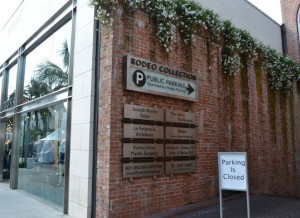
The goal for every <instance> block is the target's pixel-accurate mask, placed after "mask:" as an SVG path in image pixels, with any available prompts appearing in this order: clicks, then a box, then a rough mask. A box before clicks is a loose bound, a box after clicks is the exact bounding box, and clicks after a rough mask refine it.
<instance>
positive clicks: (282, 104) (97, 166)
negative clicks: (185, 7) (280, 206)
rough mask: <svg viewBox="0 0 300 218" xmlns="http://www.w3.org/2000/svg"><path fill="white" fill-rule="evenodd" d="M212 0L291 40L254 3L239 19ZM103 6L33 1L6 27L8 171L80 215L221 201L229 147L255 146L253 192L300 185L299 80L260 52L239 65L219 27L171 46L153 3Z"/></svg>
mask: <svg viewBox="0 0 300 218" xmlns="http://www.w3.org/2000/svg"><path fill="white" fill-rule="evenodd" d="M201 2H202V3H203V5H204V6H206V7H210V8H211V9H212V10H213V9H215V10H216V11H218V13H220V14H221V15H222V18H224V19H232V20H233V23H235V24H236V25H237V26H238V27H239V28H242V27H245V28H246V29H248V31H250V32H251V31H254V32H253V33H252V34H254V35H255V37H256V38H257V39H258V40H259V41H262V42H264V43H265V44H267V45H269V46H271V47H272V48H274V49H276V50H277V51H282V41H281V27H280V25H278V24H276V23H275V22H273V21H272V20H270V19H269V18H268V17H267V16H265V15H264V14H262V13H261V12H260V11H258V10H257V9H256V8H255V7H253V6H252V5H251V4H249V3H248V2H247V1H233V2H235V3H236V4H240V5H241V7H239V9H238V10H237V9H235V8H234V7H232V8H229V9H228V10H230V11H231V10H232V13H231V15H232V14H234V16H233V17H232V18H230V17H228V16H229V15H230V14H228V13H225V12H226V10H224V11H225V12H224V13H223V12H222V10H221V9H222V7H221V6H222V5H223V6H224V3H222V2H219V1H216V2H215V3H212V2H210V3H209V1H200V3H201ZM291 4H292V3H291ZM283 5H284V4H283ZM228 10H227V12H228ZM241 10H244V13H243V11H241ZM249 11H250V12H251V13H248V12H249ZM283 11H284V9H283ZM246 12H247V13H246ZM244 14H247V16H250V17H247V19H244V21H246V22H245V23H239V21H241V20H243V19H242V18H243V15H244ZM95 16H96V13H95V9H94V8H93V7H91V6H90V5H89V1H88V0H77V1H67V0H65V1H55V2H53V1H50V0H49V1H27V0H25V1H22V3H20V5H19V7H18V8H17V9H16V12H15V13H14V15H13V16H12V18H11V19H10V20H9V22H8V23H7V24H6V25H5V26H4V28H3V30H2V31H1V34H0V41H1V43H0V51H1V53H0V87H1V89H0V90H1V95H0V97H1V109H0V119H1V123H0V145H1V146H0V179H8V178H9V179H10V187H11V188H12V189H19V190H20V191H23V192H26V193H28V194H29V195H33V196H35V197H38V198H40V199H41V200H43V201H45V203H50V204H54V206H56V207H58V208H60V209H61V210H62V213H65V214H68V215H70V216H71V217H146V216H148V215H153V216H155V215H157V214H161V213H167V214H169V215H172V214H176V213H178V212H180V211H184V210H187V209H189V208H190V207H189V205H193V206H199V205H201V204H204V203H207V202H216V201H215V200H216V199H217V198H218V192H219V188H218V185H219V178H218V152H222V151H230V152H241V151H243V152H247V155H248V170H249V187H250V192H251V193H253V194H276V195H285V196H299V182H298V183H297V181H299V180H298V179H299V172H300V171H299V166H300V165H299V156H300V155H299V143H300V138H299V134H298V132H299V131H298V130H299V128H300V126H299V124H300V122H298V120H299V115H298V114H297V108H299V106H300V105H299V104H300V102H299V100H298V98H299V96H298V92H297V88H296V87H295V89H294V93H293V95H281V94H280V93H279V92H277V91H274V90H271V89H270V88H269V85H268V77H267V75H266V74H265V71H264V68H263V67H262V64H261V62H260V59H259V58H257V57H256V58H254V59H251V60H248V62H242V66H243V67H241V68H240V70H239V72H238V73H237V75H236V76H234V77H233V76H232V77H227V76H225V75H224V73H223V71H224V70H223V68H222V49H223V44H222V43H219V42H216V41H213V40H211V37H210V34H209V31H207V30H205V29H201V30H199V31H198V32H197V34H196V35H195V38H194V46H192V47H186V45H185V43H184V42H183V40H182V38H181V37H180V36H179V34H178V39H177V41H176V42H175V43H174V44H173V45H172V51H171V52H169V53H166V52H165V51H163V49H162V47H161V45H160V43H159V41H158V39H157V38H156V36H155V34H154V31H155V26H154V23H152V22H151V21H150V20H149V15H148V14H147V13H146V12H145V11H142V10H141V11H140V10H138V11H135V12H134V13H133V12H131V11H129V10H128V9H127V8H126V7H124V5H122V4H121V5H119V6H118V8H117V10H116V13H113V19H114V22H113V25H112V26H111V27H103V26H101V25H100V24H99V22H98V21H96V20H95ZM257 17H259V19H258V18H257ZM252 19H253V20H256V19H257V20H259V21H260V22H261V23H263V25H262V24H261V23H260V25H259V24H258V23H255V24H253V25H249V26H247V24H250V23H251V21H250V20H252ZM284 22H285V23H286V27H287V30H288V26H289V23H288V21H284ZM262 26H263V28H262ZM258 28H262V31H263V30H264V31H265V30H266V31H265V32H264V33H263V34H261V31H257V30H258ZM20 33H22V34H20ZM297 36H298V35H297ZM290 38H291V37H290V36H289V35H288V31H287V39H288V40H290ZM3 41H5V43H2V42H3ZM298 43H299V42H298ZM287 44H288V45H290V44H292V43H291V42H290V41H288V43H287ZM294 47H295V46H291V48H290V47H288V51H290V50H291V49H292V48H294ZM298 47H299V46H298ZM2 145H3V146H2ZM1 163H3V164H1Z"/></svg>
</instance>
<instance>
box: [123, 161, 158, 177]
mask: <svg viewBox="0 0 300 218" xmlns="http://www.w3.org/2000/svg"><path fill="white" fill-rule="evenodd" d="M162 174H164V163H163V162H146V163H123V178H133V177H142V176H158V175H162Z"/></svg>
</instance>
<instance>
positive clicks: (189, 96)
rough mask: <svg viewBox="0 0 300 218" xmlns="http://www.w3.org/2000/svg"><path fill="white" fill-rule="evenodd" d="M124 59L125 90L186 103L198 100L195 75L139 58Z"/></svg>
mask: <svg viewBox="0 0 300 218" xmlns="http://www.w3.org/2000/svg"><path fill="white" fill-rule="evenodd" d="M125 58H126V59H125V63H126V67H125V68H126V69H125V73H126V76H125V77H126V89H128V90H132V91H137V92H145V93H151V94H156V95H163V96H168V97H173V98H179V99H184V100H188V101H197V100H198V85H197V76H196V75H195V74H192V73H188V72H185V71H182V70H177V69H174V68H172V67H169V66H165V65H161V64H158V63H154V62H150V61H147V60H144V59H141V58H136V57H132V56H126V57H125Z"/></svg>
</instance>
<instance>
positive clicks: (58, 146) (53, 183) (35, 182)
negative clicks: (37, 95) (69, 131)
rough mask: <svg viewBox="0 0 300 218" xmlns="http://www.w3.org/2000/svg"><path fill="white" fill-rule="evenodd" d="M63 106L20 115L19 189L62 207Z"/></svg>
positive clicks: (64, 114) (64, 120)
mask: <svg viewBox="0 0 300 218" xmlns="http://www.w3.org/2000/svg"><path fill="white" fill-rule="evenodd" d="M66 119H67V108H66V103H60V104H57V105H54V106H50V107H47V108H43V109H40V110H36V111H33V112H29V113H24V114H22V122H21V126H20V129H21V134H20V147H19V151H20V154H19V176H18V184H19V189H22V190H24V191H26V192H28V193H30V194H32V195H35V196H37V197H39V198H41V199H43V200H46V201H49V202H51V203H54V204H56V205H57V206H60V207H62V206H63V194H64V163H65V162H64V160H65V146H66V145H65V142H66Z"/></svg>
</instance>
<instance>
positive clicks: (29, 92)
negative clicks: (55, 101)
mask: <svg viewBox="0 0 300 218" xmlns="http://www.w3.org/2000/svg"><path fill="white" fill-rule="evenodd" d="M59 55H60V56H61V57H62V62H63V68H61V67H59V66H58V65H57V64H55V63H53V62H51V61H50V60H49V59H45V60H44V61H42V62H41V63H39V64H38V65H37V66H36V70H35V74H34V76H33V77H32V78H31V79H30V83H29V85H27V86H26V87H25V89H24V97H25V99H26V100H32V99H34V98H38V97H41V96H43V95H47V94H49V93H51V92H54V91H57V90H59V89H61V88H64V87H67V86H68V72H69V57H70V53H69V48H68V43H67V40H64V42H63V43H62V49H61V50H60V51H59Z"/></svg>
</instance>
